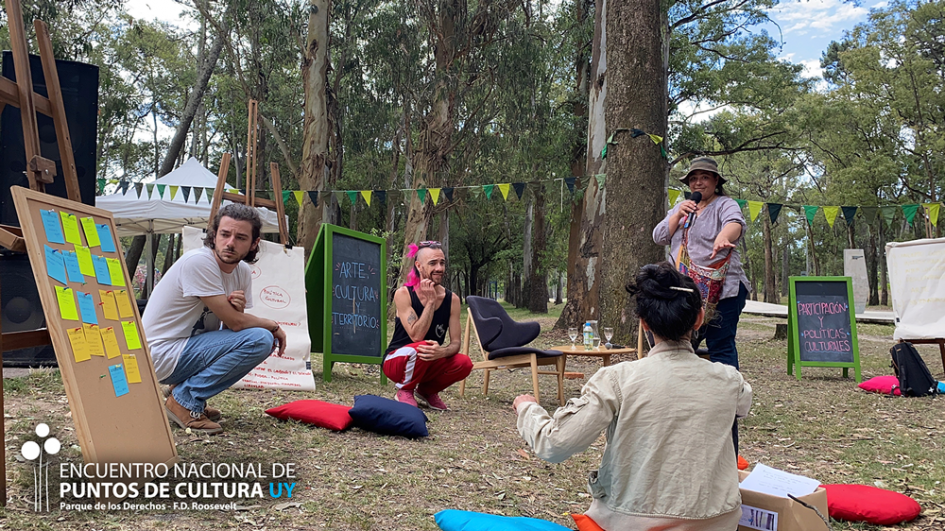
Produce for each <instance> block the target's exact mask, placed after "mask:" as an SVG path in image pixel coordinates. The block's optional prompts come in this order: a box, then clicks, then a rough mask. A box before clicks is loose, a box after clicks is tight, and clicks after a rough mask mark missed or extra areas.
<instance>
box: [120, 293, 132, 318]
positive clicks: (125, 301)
mask: <svg viewBox="0 0 945 531" xmlns="http://www.w3.org/2000/svg"><path fill="white" fill-rule="evenodd" d="M115 300H116V301H118V315H121V318H122V319H125V318H133V317H134V316H135V311H134V309H133V308H132V307H131V299H130V298H129V297H128V291H127V290H123V289H119V290H115Z"/></svg>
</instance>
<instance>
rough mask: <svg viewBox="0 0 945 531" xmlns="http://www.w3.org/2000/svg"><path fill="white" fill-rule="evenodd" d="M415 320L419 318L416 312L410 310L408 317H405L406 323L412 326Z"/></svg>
mask: <svg viewBox="0 0 945 531" xmlns="http://www.w3.org/2000/svg"><path fill="white" fill-rule="evenodd" d="M417 319H419V317H417V312H415V311H413V310H411V311H410V316H409V317H407V323H408V324H413V323H414V322H415V321H416V320H417Z"/></svg>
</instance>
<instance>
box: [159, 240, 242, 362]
mask: <svg viewBox="0 0 945 531" xmlns="http://www.w3.org/2000/svg"><path fill="white" fill-rule="evenodd" d="M252 287H253V277H252V268H251V267H250V265H249V264H247V263H246V262H240V263H239V264H238V265H237V266H236V269H234V270H233V272H231V273H224V272H223V271H222V270H220V265H219V264H218V263H217V260H216V258H215V257H214V255H213V250H212V249H210V248H208V247H201V248H199V249H194V250H193V251H188V252H186V253H184V255H183V256H181V257H180V259H178V260H177V262H174V265H173V266H171V268H170V269H168V270H167V272H166V273H164V276H163V277H162V278H161V282H159V283H158V284H157V286H155V288H154V291H153V292H152V293H151V298H150V299H148V305H147V307H146V308H145V311H144V317H143V318H142V319H141V324H142V325H143V326H144V333H145V335H146V336H147V338H148V345H149V346H150V347H151V359H152V360H153V361H154V372H155V374H156V375H157V378H158V380H163V379H165V378H168V377H170V375H171V374H173V373H174V369H175V368H177V360H178V359H180V355H181V352H182V351H183V350H184V346H185V345H186V344H187V340H188V339H190V338H191V337H192V336H195V335H198V334H202V333H204V332H212V331H215V330H219V329H220V328H221V326H222V324H221V322H220V318H219V317H217V316H216V315H214V314H213V312H211V311H210V309H209V308H207V307H206V306H205V305H204V303H203V301H202V300H201V299H200V297H212V296H214V295H229V294H230V293H232V292H234V291H237V290H243V292H244V293H245V296H246V308H247V309H249V308H252V307H253V299H252Z"/></svg>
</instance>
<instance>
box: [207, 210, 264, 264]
mask: <svg viewBox="0 0 945 531" xmlns="http://www.w3.org/2000/svg"><path fill="white" fill-rule="evenodd" d="M224 216H226V217H228V218H230V219H233V220H236V221H248V222H249V223H250V225H252V226H253V241H256V240H258V239H259V233H260V232H261V231H262V220H261V219H260V218H259V212H256V209H255V208H253V207H251V206H248V205H244V204H241V203H230V204H229V205H226V206H225V207H223V208H221V209H220V210H218V211H217V215H216V216H214V217H213V219H212V220H211V221H210V225H209V226H207V237H206V238H204V240H203V244H204V245H206V246H207V247H209V248H211V249H216V239H217V229H218V228H220V220H221V219H223V217H224ZM258 252H259V247H258V246H257V247H255V248H251V249H250V250H249V253H248V254H247V255H246V256H245V257H243V261H244V262H247V263H250V264H253V263H256V254H257V253H258Z"/></svg>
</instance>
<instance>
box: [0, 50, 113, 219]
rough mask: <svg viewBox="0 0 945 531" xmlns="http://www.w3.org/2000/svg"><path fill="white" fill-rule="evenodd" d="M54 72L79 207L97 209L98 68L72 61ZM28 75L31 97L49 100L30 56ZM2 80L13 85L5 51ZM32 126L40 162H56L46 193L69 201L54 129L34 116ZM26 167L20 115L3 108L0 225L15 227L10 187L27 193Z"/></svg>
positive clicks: (40, 69)
mask: <svg viewBox="0 0 945 531" xmlns="http://www.w3.org/2000/svg"><path fill="white" fill-rule="evenodd" d="M56 69H57V70H58V72H59V85H60V87H61V89H62V105H63V107H64V108H65V111H66V121H67V122H68V123H69V136H71V137H72V153H73V156H74V157H75V166H76V174H77V175H78V178H79V191H80V193H81V194H82V202H83V203H85V204H87V205H90V206H95V184H96V183H95V174H96V172H95V154H96V149H97V138H98V131H97V127H98V67H97V66H95V65H89V64H85V63H77V62H74V61H56ZM30 74H31V75H32V77H33V91H34V92H36V93H37V94H41V95H43V96H48V94H47V92H46V80H45V78H44V76H43V64H42V62H41V61H40V59H39V56H38V55H31V56H30ZM3 77H5V78H8V79H12V80H14V81H16V75H15V73H14V71H13V54H12V53H10V52H9V51H4V52H3ZM36 121H37V126H38V129H39V143H40V152H41V154H42V156H43V157H45V158H47V159H49V160H53V161H55V162H56V178H55V179H54V182H53V183H52V184H47V185H46V193H49V194H52V195H55V196H59V197H67V196H68V194H67V193H66V185H65V179H63V173H62V161H61V160H60V158H59V144H58V143H57V142H56V126H55V124H53V120H52V118H50V117H49V116H46V115H45V114H42V113H37V115H36ZM26 162H27V161H26V152H25V151H24V150H23V124H22V122H20V110H19V109H17V108H16V107H13V106H12V105H7V106H6V107H4V109H3V114H2V115H0V224H3V225H14V226H19V222H18V221H17V219H16V209H15V208H14V207H13V196H12V195H11V193H10V187H11V186H22V187H24V188H29V179H28V178H27V177H26V173H24V172H25V171H26Z"/></svg>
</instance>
